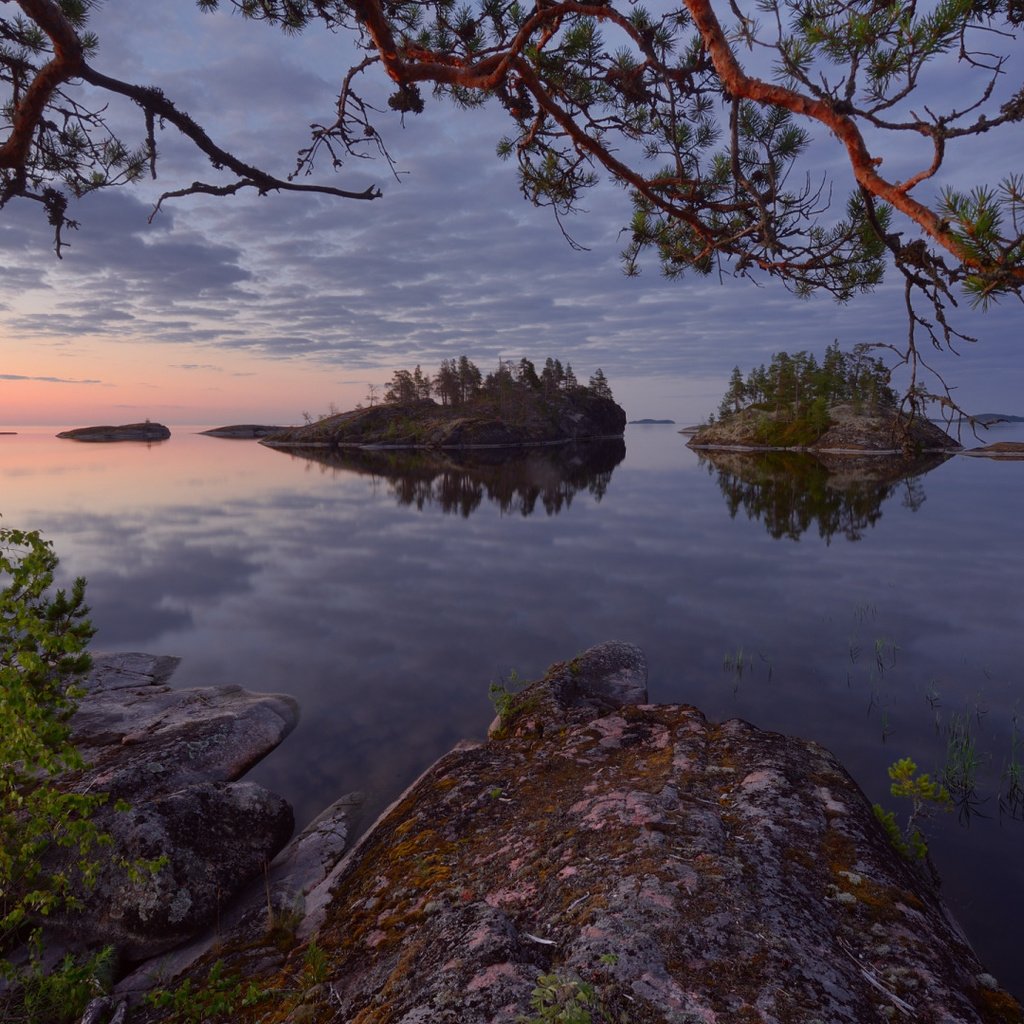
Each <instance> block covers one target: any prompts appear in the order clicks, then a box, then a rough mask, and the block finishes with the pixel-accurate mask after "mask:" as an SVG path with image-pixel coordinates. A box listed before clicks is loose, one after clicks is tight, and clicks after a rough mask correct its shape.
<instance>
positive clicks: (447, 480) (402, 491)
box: [274, 437, 626, 518]
mask: <svg viewBox="0 0 1024 1024" xmlns="http://www.w3.org/2000/svg"><path fill="white" fill-rule="evenodd" d="M274 450H275V451H284V452H286V453H287V454H288V455H291V456H292V457H293V458H297V459H307V460H309V461H310V462H313V463H316V464H319V465H320V466H321V467H323V468H324V469H331V470H334V471H335V472H339V473H356V474H359V475H361V476H369V477H370V478H371V479H372V480H373V481H374V483H378V482H382V483H384V484H385V485H386V486H387V487H388V488H389V489H390V491H391V493H392V494H393V495H394V497H395V499H396V501H397V502H398V504H399V505H415V506H416V508H418V509H420V510H421V511H422V510H423V509H424V508H425V507H427V506H436V507H438V508H440V509H441V511H443V512H446V513H450V514H455V513H457V514H458V515H460V516H462V517H463V518H468V517H469V516H470V515H471V514H472V513H473V512H475V511H476V510H477V509H478V508H479V507H480V506H481V505H482V504H483V502H484V499H486V500H487V501H489V502H492V503H493V504H495V505H497V506H498V507H499V508H500V509H501V511H502V513H511V512H518V513H519V514H520V515H523V516H528V515H532V514H533V513H534V512H535V511H537V504H538V502H539V503H540V506H541V507H542V508H543V509H544V511H545V512H546V513H547V514H548V515H549V516H550V515H556V514H557V513H559V512H561V511H563V510H564V509H568V508H569V506H570V505H572V500H573V497H574V496H575V495H576V494H578V493H579V492H580V491H584V490H585V491H587V492H589V493H590V494H592V495H593V496H594V499H595V500H596V501H600V500H601V498H602V497H603V496H604V493H605V491H606V490H607V489H608V484H609V482H610V481H611V478H612V472H613V471H614V469H615V467H616V466H617V465H618V464H619V463H620V462H622V460H623V459H624V458H625V457H626V444H625V442H624V441H623V440H622V438H620V437H617V438H610V439H607V440H602V441H588V442H586V443H574V444H562V445H553V446H549V447H543V448H529V449H521V448H520V449H514V450H509V449H507V448H501V449H497V448H475V449H473V450H459V451H455V450H450V451H429V452H427V451H423V450H421V449H417V450H410V449H376V448H312V447H311V448H306V447H295V448H278V449H274Z"/></svg>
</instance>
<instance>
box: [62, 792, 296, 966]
mask: <svg viewBox="0 0 1024 1024" xmlns="http://www.w3.org/2000/svg"><path fill="white" fill-rule="evenodd" d="M102 817H103V822H102V823H103V825H104V826H105V827H106V828H107V829H108V830H109V832H110V834H111V835H112V836H113V839H114V847H113V849H114V852H115V858H112V861H113V862H112V863H108V864H107V865H106V866H105V868H104V870H103V871H102V872H101V874H100V878H99V880H98V883H97V885H96V887H95V889H94V890H93V891H92V892H91V893H90V894H89V897H88V899H87V902H86V905H85V908H84V910H83V912H82V913H81V914H75V915H74V916H71V917H68V918H67V919H65V921H64V924H65V926H66V927H67V928H68V930H69V931H71V932H72V933H73V935H74V937H75V938H76V940H78V941H79V942H83V943H85V944H86V945H103V944H107V943H109V944H113V945H114V946H115V947H116V948H117V949H118V950H119V951H120V953H121V955H122V956H123V957H124V958H126V959H128V960H140V959H142V958H144V957H149V956H153V955H155V954H156V953H160V952H163V951H164V950H167V949H171V948H172V947H174V946H176V945H178V944H179V943H181V942H183V941H185V940H186V939H189V938H191V937H192V936H194V935H195V934H196V933H197V932H199V931H201V930H203V929H205V928H207V927H208V926H210V925H211V924H214V923H215V922H216V920H217V918H218V915H220V914H221V913H223V911H224V909H225V907H226V906H227V905H228V903H229V901H230V900H231V897H232V896H234V895H235V893H237V892H238V891H239V890H240V889H241V888H242V887H243V886H244V885H245V884H246V883H247V882H249V881H250V880H251V879H253V878H257V877H262V876H263V874H264V873H265V871H266V870H267V867H268V865H269V863H270V861H271V860H272V859H273V857H274V855H275V854H276V853H277V852H278V851H279V850H280V849H281V848H282V847H283V846H284V845H285V843H287V842H288V839H289V838H290V836H291V833H292V829H293V828H294V824H295V822H294V817H293V815H292V809H291V807H290V805H289V804H288V803H287V802H286V801H285V800H284V799H283V798H282V797H279V796H277V795H276V794H274V793H271V792H269V791H268V790H266V789H264V788H263V787H261V786H257V785H255V784H254V783H247V782H233V783H224V782H221V783H213V782H202V783H196V784H195V785H192V786H189V787H187V788H185V789H182V790H179V791H178V792H176V793H172V794H169V795H167V796H162V797H157V798H155V799H151V800H147V801H145V802H143V803H140V804H138V805H136V806H135V807H133V808H132V809H131V810H129V811H126V812H124V813H116V812H113V813H111V812H105V813H104V815H103V816H102ZM160 858H162V859H163V863H162V865H161V866H160V867H159V868H157V869H156V870H154V871H148V870H134V871H131V872H129V871H127V870H125V869H124V868H123V867H120V866H119V865H118V863H117V861H127V862H128V863H130V864H138V863H140V862H144V861H154V860H157V859H160Z"/></svg>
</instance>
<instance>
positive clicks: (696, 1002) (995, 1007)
mask: <svg viewBox="0 0 1024 1024" xmlns="http://www.w3.org/2000/svg"><path fill="white" fill-rule="evenodd" d="M175 664H176V662H175V660H174V659H166V658H154V657H151V656H148V655H141V654H123V655H109V656H104V657H98V658H97V659H96V667H95V669H94V671H93V673H92V675H91V677H90V680H89V686H88V692H87V695H86V697H85V698H84V699H83V701H82V704H81V707H80V710H79V712H78V714H77V715H76V718H75V721H74V726H75V735H76V737H77V740H78V742H79V743H80V744H81V746H82V749H83V750H84V751H85V752H86V754H87V756H88V757H89V758H90V760H91V761H92V762H93V765H92V767H91V768H90V769H89V771H88V775H87V777H83V778H82V779H80V780H78V784H79V785H80V786H83V787H89V788H103V787H109V788H110V790H111V791H112V792H115V793H117V794H119V795H122V796H126V797H127V798H128V800H129V801H130V802H131V803H133V805H134V807H135V810H133V811H131V812H129V813H128V814H127V815H121V816H120V817H121V818H122V819H124V820H123V821H122V822H121V823H120V824H118V825H117V826H116V827H114V826H112V828H111V831H112V832H114V834H115V837H116V839H117V842H118V844H119V847H118V848H119V849H121V850H123V851H127V852H129V853H132V852H135V853H136V854H138V853H140V852H141V853H146V855H151V853H152V851H149V850H148V848H147V847H146V842H149V843H151V844H152V843H158V844H161V845H162V849H161V850H160V851H159V852H163V853H165V854H167V855H168V859H167V862H166V863H165V864H164V865H163V866H162V867H161V868H160V870H159V871H158V872H156V873H155V874H154V875H153V876H152V877H151V878H149V879H143V880H142V881H141V882H139V883H136V884H134V885H133V886H125V885H124V884H120V886H119V885H118V884H115V881H114V879H113V877H112V876H111V877H110V878H105V879H104V880H103V881H102V882H101V888H100V890H99V891H98V892H97V893H94V895H93V897H92V898H91V901H90V909H89V910H88V911H87V913H86V915H85V916H86V917H87V918H89V920H86V921H83V920H82V918H80V917H79V918H76V919H74V920H69V921H65V922H58V923H57V926H56V927H54V928H53V929H52V931H51V934H50V935H49V936H48V939H49V940H50V942H52V943H54V949H56V950H59V949H60V948H63V949H73V948H77V947H78V946H81V945H82V944H86V943H89V942H93V943H94V942H97V941H99V942H110V941H114V942H116V943H117V944H118V945H119V947H120V952H121V965H122V966H121V972H120V973H121V975H122V977H121V978H120V980H119V981H118V982H117V984H116V986H115V989H114V995H113V997H104V999H103V1000H98V1001H97V1002H96V1003H95V1004H94V1005H93V1006H92V1007H91V1008H90V1014H91V1016H90V1015H87V1019H88V1020H89V1021H90V1024H103V1022H105V1021H107V1020H109V1019H111V1015H114V1019H117V1020H120V1021H123V1020H124V1019H125V1014H126V1013H127V1014H128V1015H129V1017H130V1019H131V1020H132V1021H133V1022H152V1024H155V1022H157V1021H167V1020H170V1019H172V1016H171V1014H170V1011H167V1010H160V1009H157V1008H154V1007H152V1006H150V1005H147V1004H145V1003H144V1002H143V1001H142V996H143V995H144V994H145V993H146V992H147V991H152V990H153V989H154V988H162V989H164V990H165V991H166V990H173V989H176V988H177V989H180V988H181V986H183V985H186V984H187V985H188V989H187V990H188V991H190V992H191V993H193V994H194V997H195V998H196V999H201V998H202V996H201V994H202V992H203V991H204V986H206V985H209V984H212V982H211V980H210V979H211V977H212V975H211V970H213V969H214V965H216V968H215V970H216V972H217V977H218V978H221V979H223V978H231V979H235V978H237V979H238V980H239V985H240V988H239V991H242V990H243V989H244V991H246V992H248V993H249V994H250V996H251V1001H250V1002H249V1003H246V1004H244V1005H243V1002H242V1000H241V998H239V1001H238V1004H237V1005H233V1006H232V1008H231V1010H230V1012H229V1013H227V1016H226V1017H224V1018H217V1019H231V1020H232V1021H233V1022H234V1021H237V1022H239V1024H249V1022H252V1024H255V1022H256V1021H258V1020H273V1021H281V1022H289V1024H302V1022H313V1021H319V1020H323V1021H328V1020H330V1021H346V1022H349V1021H352V1022H354V1021H360V1022H363V1021H370V1020H372V1021H375V1022H380V1024H384V1022H393V1024H415V1022H427V1021H430V1022H431V1024H434V1022H436V1024H455V1022H458V1024H484V1022H487V1024H490V1022H500V1021H507V1022H509V1024H512V1022H514V1021H516V1020H517V1019H518V1017H519V1015H524V1014H528V1013H529V1012H530V1009H531V999H532V998H534V996H533V992H534V990H535V989H536V988H537V987H538V984H539V982H538V979H542V978H547V979H555V981H549V984H550V985H551V986H553V989H552V990H553V991H554V992H555V995H553V996H552V998H555V999H561V1000H563V1004H560V1005H564V1006H565V1007H568V1008H569V1009H572V1008H573V1007H574V1006H575V1008H576V1009H579V1010H587V1012H592V1017H591V1019H593V1020H595V1021H596V1020H602V1019H607V1020H611V1019H616V1020H617V1019H619V1016H618V1015H619V1014H623V1013H625V1014H628V1019H629V1020H630V1021H631V1022H632V1024H646V1022H650V1024H654V1022H659V1024H661V1022H666V1024H682V1022H684V1021H687V1022H689V1021H694V1020H703V1021H740V1020H751V1021H755V1020H756V1021H789V1020H800V1021H811V1020H821V1021H828V1022H830V1024H831V1022H833V1021H834V1022H845V1021H849V1022H857V1024H861V1022H870V1021H878V1022H883V1021H889V1020H891V1019H893V1018H894V1016H896V1017H902V1016H904V1015H907V1016H908V1019H914V1020H918V1021H934V1022H938V1021H943V1022H946V1024H952V1022H959V1021H962V1022H975V1021H984V1022H989V1021H991V1022H997V1021H1001V1022H1007V1021H1019V1020H1021V1019H1022V1017H1021V1009H1020V1006H1019V1005H1018V1004H1017V1003H1016V1002H1015V1001H1014V1000H1013V999H1012V997H1010V996H1009V995H1007V994H1006V993H1005V992H1003V991H1001V990H1000V989H999V988H998V986H997V985H996V982H995V980H994V979H992V978H991V976H989V975H987V974H986V973H985V971H984V968H983V967H982V965H981V964H980V963H979V962H978V960H977V958H976V957H975V955H974V953H973V951H972V950H971V949H970V946H969V945H968V943H967V940H966V939H965V937H964V936H963V934H962V932H961V931H960V929H959V928H958V926H957V925H956V923H955V921H954V920H953V918H952V916H951V915H950V913H949V911H948V910H947V909H946V908H945V906H944V905H943V903H942V901H941V898H940V897H939V895H938V892H937V889H936V886H935V884H934V882H933V880H932V879H931V878H930V876H929V874H928V872H926V871H922V870H920V869H919V868H916V867H915V866H914V865H912V864H911V863H908V862H907V861H905V860H904V859H903V858H902V857H901V856H900V855H899V854H898V853H897V851H896V850H895V848H894V847H893V846H892V844H891V843H890V841H889V839H888V838H887V836H886V834H885V832H884V831H883V830H882V828H881V827H880V825H879V823H878V821H877V820H876V818H875V816H874V814H873V813H872V810H871V808H870V806H869V805H868V803H867V801H866V799H865V798H864V795H863V794H862V793H861V791H860V789H859V788H858V786H857V785H856V783H855V782H854V781H853V780H852V779H851V778H850V776H849V775H848V774H847V773H846V772H845V771H844V770H843V768H842V767H841V765H839V764H838V762H837V761H836V760H835V758H833V757H832V756H831V755H830V754H829V753H828V752H827V751H826V750H824V749H823V748H821V747H819V746H818V745H816V744H814V743H811V742H807V741H803V740H799V739H796V738H793V737H786V736H782V735H779V734H777V733H771V732H765V731H762V730H759V729H756V728H755V727H753V726H751V725H749V724H748V723H746V722H742V721H739V720H734V721H730V722H725V723H721V724H716V723H713V722H709V721H708V720H706V719H705V718H704V716H703V715H701V714H700V712H699V711H697V710H696V709H695V708H692V707H687V706H654V705H649V704H647V703H646V700H647V691H646V663H645V660H644V657H643V654H642V652H640V651H639V650H638V649H637V648H635V647H632V646H630V645H627V644H621V643H608V644H602V645H600V646H598V647H596V648H592V649H591V650H589V651H587V652H585V653H584V654H582V655H580V656H579V657H577V658H575V659H573V660H572V661H570V662H566V663H558V664H556V665H553V666H552V667H551V669H549V671H548V673H547V674H546V676H545V677H544V679H542V680H540V681H538V682H537V683H534V684H532V685H531V686H530V687H528V688H527V689H525V690H524V691H522V692H520V693H517V694H510V695H508V698H507V699H506V700H504V701H502V702H501V705H500V707H501V711H502V713H501V715H500V716H499V718H498V719H497V720H496V722H495V724H494V725H493V726H492V729H491V736H490V738H489V739H488V740H487V741H486V742H474V743H463V744H461V745H459V746H458V747H457V748H456V749H455V750H453V751H452V752H451V753H449V754H447V755H445V756H444V757H442V758H441V759H440V760H439V761H437V762H436V763H435V764H434V765H433V766H432V767H431V768H430V769H428V771H427V772H425V773H424V775H423V776H421V778H420V779H419V780H417V781H416V782H415V783H414V784H413V785H412V786H411V787H409V789H408V790H407V791H406V792H405V793H404V794H402V796H401V797H399V799H398V800H397V801H396V802H395V803H394V804H393V805H392V806H391V807H390V808H389V809H388V810H387V811H386V812H385V813H384V814H383V815H381V817H380V818H379V819H378V821H377V822H376V823H375V824H374V825H373V826H372V827H371V828H370V829H369V830H368V831H367V832H366V833H365V834H364V835H363V836H362V837H361V838H360V839H359V841H358V842H357V843H356V844H355V846H353V847H352V848H351V849H348V850H347V851H346V847H347V846H348V845H349V839H350V837H351V835H352V822H353V818H354V815H355V814H357V813H358V796H357V795H350V796H347V797H343V798H341V800H339V801H338V802H337V803H336V804H334V805H333V806H332V807H331V808H329V809H328V810H327V811H326V812H325V813H324V815H322V816H321V817H320V818H319V819H318V820H317V821H316V822H314V823H313V824H312V825H310V826H309V827H308V828H307V829H305V830H304V831H303V832H302V834H301V835H300V836H298V837H297V838H295V839H293V840H291V841H290V842H288V841H287V840H288V832H290V827H291V826H290V812H289V811H285V810H283V809H282V806H281V805H282V804H283V801H281V800H280V798H277V797H274V795H273V794H269V793H268V792H267V791H266V790H263V789H262V788H261V787H258V786H254V785H252V784H250V783H246V782H243V781H239V780H240V777H241V776H242V775H243V774H244V772H245V771H246V770H247V768H248V767H250V766H251V765H252V764H253V763H255V761H257V760H259V758H261V757H262V756H264V755H265V754H266V753H267V752H269V750H271V749H273V747H274V746H276V744H277V743H278V742H280V741H281V740H282V739H283V738H284V737H285V736H287V734H288V733H289V732H290V731H291V729H292V728H293V727H294V724H295V722H296V716H297V709H296V707H295V705H294V702H293V701H291V700H289V699H288V698H286V697H280V696H274V695H257V694H250V693H247V692H246V691H244V690H242V689H241V688H239V687H233V686H228V687H216V688H210V689H203V690H174V689H172V688H171V687H170V686H169V685H168V682H167V681H168V678H169V676H170V674H171V672H172V671H173V669H174V666H175ZM285 806H286V805H285ZM285 825H287V827H285ZM133 837H134V838H133ZM133 844H134V845H133ZM183 908H187V910H188V912H187V913H179V912H180V911H182V909H183ZM92 918H95V921H93V920H92ZM186 921H187V922H189V923H188V924H186ZM88 927H92V929H93V931H92V933H91V934H88V935H87V934H86V932H85V931H83V928H85V929H86V931H87V928H88ZM190 929H191V931H192V934H191V935H190V936H185V935H184V932H185V931H188V930H190ZM61 941H63V943H64V945H63V947H60V945H59V944H60V942H61ZM311 963H315V964H316V965H317V967H316V970H315V971H312V970H311V969H310V967H309V965H310V964H311ZM242 982H244V985H242V984H241V983H242ZM541 984H543V983H541ZM588 986H589V987H588ZM587 993H592V994H593V996H592V997H593V999H594V1000H596V1002H593V1003H589V1002H587V1000H589V999H590V998H591V996H590V995H587ZM574 1001H575V1002H574ZM129 1006H130V1007H131V1009H130V1011H129V1010H128V1007H129ZM119 1007H120V1009H119ZM588 1007H589V1009H588ZM601 1014H607V1016H603V1017H602V1016H601ZM118 1015H119V1016H118ZM581 1019H583V1018H581Z"/></svg>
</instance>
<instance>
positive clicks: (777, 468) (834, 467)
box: [698, 450, 949, 541]
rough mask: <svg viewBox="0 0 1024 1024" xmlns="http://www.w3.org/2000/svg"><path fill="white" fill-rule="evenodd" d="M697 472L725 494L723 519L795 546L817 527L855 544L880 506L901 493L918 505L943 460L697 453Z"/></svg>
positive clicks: (910, 504) (878, 513) (936, 457)
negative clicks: (741, 516) (740, 515)
mask: <svg viewBox="0 0 1024 1024" xmlns="http://www.w3.org/2000/svg"><path fill="white" fill-rule="evenodd" d="M698 454H699V455H700V460H701V465H706V466H707V470H708V473H709V474H710V475H711V476H714V475H715V474H717V476H718V486H719V487H720V488H721V489H722V494H724V495H725V500H726V504H727V505H728V506H729V514H730V515H731V516H733V517H735V516H736V513H737V512H738V511H739V510H740V509H743V511H745V512H746V514H747V517H748V518H749V519H759V520H761V522H763V523H764V525H765V529H766V530H767V531H768V532H769V533H770V534H771V535H772V536H773V537H775V538H776V539H778V538H781V537H789V538H790V539H791V540H799V538H800V536H801V534H803V533H804V532H806V531H807V530H808V529H810V528H811V526H813V525H816V526H817V528H818V534H819V536H821V537H823V538H825V540H826V541H831V540H832V538H833V537H834V536H836V535H841V536H843V537H845V538H846V539H847V540H860V538H861V537H862V536H863V534H864V531H865V530H867V529H868V528H869V527H871V526H874V525H875V523H876V522H878V520H879V519H880V518H881V516H882V504H883V502H885V501H886V500H888V499H889V498H890V497H892V496H893V495H894V494H895V493H896V492H897V491H902V494H903V502H902V503H903V505H904V506H905V507H907V508H909V509H910V510H911V511H915V512H916V511H917V509H918V508H920V507H921V505H922V504H923V503H924V500H925V496H924V490H923V488H922V487H921V481H920V479H919V478H920V477H921V476H923V475H924V474H925V473H927V472H929V470H932V469H934V468H935V467H936V466H938V465H941V464H942V463H943V462H945V461H946V459H948V458H949V456H948V455H941V454H929V455H922V456H918V457H917V458H913V459H905V458H902V457H898V456H879V455H871V456H856V455H825V454H818V455H812V454H810V453H808V452H782V451H768V452H763V451H758V452H735V451H709V450H705V451H701V452H699V453H698Z"/></svg>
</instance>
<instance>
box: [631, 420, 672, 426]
mask: <svg viewBox="0 0 1024 1024" xmlns="http://www.w3.org/2000/svg"><path fill="white" fill-rule="evenodd" d="M675 422H676V421H675V420H630V421H629V424H630V426H633V425H634V424H636V425H640V424H645V425H646V424H651V423H671V424H675Z"/></svg>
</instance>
